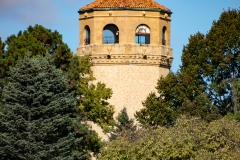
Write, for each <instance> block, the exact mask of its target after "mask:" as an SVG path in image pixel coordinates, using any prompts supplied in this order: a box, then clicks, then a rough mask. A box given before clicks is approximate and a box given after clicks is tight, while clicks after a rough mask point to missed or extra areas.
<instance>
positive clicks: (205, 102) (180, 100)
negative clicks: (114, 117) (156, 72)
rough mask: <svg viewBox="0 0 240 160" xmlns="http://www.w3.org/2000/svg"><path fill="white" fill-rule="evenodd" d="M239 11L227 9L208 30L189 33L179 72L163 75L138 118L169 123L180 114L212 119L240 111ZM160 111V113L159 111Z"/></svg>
mask: <svg viewBox="0 0 240 160" xmlns="http://www.w3.org/2000/svg"><path fill="white" fill-rule="evenodd" d="M239 37H240V10H237V9H232V10H231V9H229V10H227V11H224V12H223V13H222V14H221V16H220V18H219V20H218V21H214V22H213V25H212V27H211V29H210V30H209V32H208V33H207V34H206V35H204V34H201V33H196V34H195V35H192V36H190V38H189V43H188V44H187V45H186V46H184V47H183V54H182V65H181V66H180V70H179V71H178V72H177V73H170V74H169V75H167V76H166V77H161V78H160V79H159V81H158V84H157V87H156V88H157V90H158V93H159V94H158V95H159V96H156V95H154V94H150V95H149V97H148V98H147V99H146V101H144V102H143V105H144V108H143V109H142V110H140V111H139V112H137V113H136V115H135V117H136V118H137V120H138V121H139V122H140V123H141V124H142V125H146V124H147V125H150V126H153V127H156V126H159V125H160V126H169V125H171V124H173V123H175V119H176V116H177V115H180V114H185V115H187V116H189V117H191V116H197V117H201V118H202V119H204V120H206V121H212V120H216V119H218V118H220V117H221V116H225V115H227V114H228V113H234V114H237V113H238V108H239V101H240V100H239V98H238V97H239V96H240V92H239V90H240V81H239V78H240V71H239V68H240V66H239V65H240V54H239V53H240V38H239ZM156 112H157V113H156Z"/></svg>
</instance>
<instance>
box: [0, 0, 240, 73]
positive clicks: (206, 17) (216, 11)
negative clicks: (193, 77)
mask: <svg viewBox="0 0 240 160" xmlns="http://www.w3.org/2000/svg"><path fill="white" fill-rule="evenodd" d="M93 1H94V0H0V22H1V23H0V37H1V38H2V40H6V38H7V37H8V36H10V35H12V34H17V33H18V32H19V31H20V30H25V29H27V27H28V26H29V25H35V24H39V25H42V26H44V27H46V28H49V29H51V30H57V31H58V32H59V33H60V34H62V35H63V41H64V42H65V43H67V44H68V46H69V47H70V48H71V50H72V51H73V52H74V53H75V52H76V48H77V46H78V44H79V40H78V35H79V30H78V25H79V23H78V13H77V11H78V10H79V8H81V7H83V6H85V5H87V4H88V3H91V2H93ZM155 1H156V2H158V3H160V4H162V5H164V6H166V7H168V8H170V9H171V11H172V12H173V14H172V24H171V46H172V48H173V50H174V61H173V66H172V68H171V70H172V71H173V72H176V71H177V70H178V69H179V65H181V55H182V48H183V46H184V45H186V44H187V43H188V38H189V36H190V35H193V34H195V33H197V32H198V31H199V32H201V33H204V34H205V33H207V31H208V30H209V29H210V28H211V25H212V22H213V20H217V19H218V18H219V16H220V14H221V13H222V12H223V8H224V9H225V10H227V9H228V8H239V7H240V0H155Z"/></svg>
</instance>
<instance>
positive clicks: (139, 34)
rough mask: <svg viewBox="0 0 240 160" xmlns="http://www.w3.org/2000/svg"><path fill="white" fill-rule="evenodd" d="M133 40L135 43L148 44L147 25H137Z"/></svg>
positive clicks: (148, 33)
mask: <svg viewBox="0 0 240 160" xmlns="http://www.w3.org/2000/svg"><path fill="white" fill-rule="evenodd" d="M135 42H136V43H137V44H150V29H149V27H148V26H147V25H144V24H141V25H139V26H138V27H137V29H136V35H135Z"/></svg>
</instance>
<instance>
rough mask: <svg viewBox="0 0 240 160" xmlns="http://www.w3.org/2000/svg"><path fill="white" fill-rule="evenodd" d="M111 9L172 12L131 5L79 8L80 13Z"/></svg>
mask: <svg viewBox="0 0 240 160" xmlns="http://www.w3.org/2000/svg"><path fill="white" fill-rule="evenodd" d="M110 10H134V11H155V12H165V13H168V14H172V12H171V11H170V10H164V9H158V8H131V7H121V8H89V9H83V10H81V9H80V10H79V11H78V13H79V14H80V13H85V12H89V11H110Z"/></svg>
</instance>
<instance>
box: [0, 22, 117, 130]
mask: <svg viewBox="0 0 240 160" xmlns="http://www.w3.org/2000/svg"><path fill="white" fill-rule="evenodd" d="M5 44H6V46H7V49H6V51H5V53H4V56H3V59H4V60H3V61H2V62H1V60H0V71H1V69H2V71H3V74H2V75H0V83H1V80H5V79H6V77H7V74H6V73H7V71H8V70H9V68H10V67H14V66H15V65H16V63H17V62H18V61H19V60H21V59H22V58H23V57H24V56H25V55H26V53H27V52H28V53H29V52H30V54H29V56H30V57H32V56H36V55H45V54H46V53H50V54H51V55H52V56H51V58H52V59H53V62H54V65H55V66H56V68H58V69H61V70H62V71H63V74H64V75H65V76H66V77H67V78H68V80H69V84H68V88H69V89H71V90H73V91H74V94H75V96H76V97H79V98H78V100H79V101H78V105H79V106H80V107H79V108H80V109H81V110H82V112H81V113H83V112H84V115H85V116H86V120H89V121H93V122H95V123H97V124H99V125H100V126H101V127H102V128H103V129H104V131H106V132H107V131H109V128H111V126H112V125H113V114H114V109H113V106H111V105H110V104H109V103H108V102H107V100H108V99H109V98H110V97H111V95H112V90H111V89H110V88H107V87H106V85H105V84H103V83H97V84H96V85H95V84H92V83H91V81H93V80H95V79H94V77H93V73H92V70H91V62H90V61H89V56H86V57H78V56H76V55H74V54H73V53H72V52H71V50H70V48H69V47H68V45H67V44H65V43H64V42H63V40H62V35H61V34H59V32H57V31H52V30H50V29H46V28H44V27H43V26H41V25H35V26H29V27H28V28H27V30H25V31H20V32H19V33H18V34H17V35H12V36H10V37H8V38H7V40H6V42H5ZM0 47H1V43H0ZM0 52H1V51H0ZM0 58H1V56H0ZM3 82H4V83H3V84H0V85H2V87H3V86H4V85H6V81H3ZM0 103H1V99H0ZM109 126H110V127H109Z"/></svg>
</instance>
